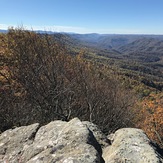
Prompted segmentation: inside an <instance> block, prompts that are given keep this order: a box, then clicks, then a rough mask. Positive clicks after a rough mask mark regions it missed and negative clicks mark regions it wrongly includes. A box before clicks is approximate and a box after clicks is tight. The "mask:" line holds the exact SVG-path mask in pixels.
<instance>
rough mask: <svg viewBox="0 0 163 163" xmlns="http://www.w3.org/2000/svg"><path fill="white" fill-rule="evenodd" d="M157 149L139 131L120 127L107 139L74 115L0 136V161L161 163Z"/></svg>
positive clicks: (91, 124)
mask: <svg viewBox="0 0 163 163" xmlns="http://www.w3.org/2000/svg"><path fill="white" fill-rule="evenodd" d="M108 139H110V140H111V141H110V142H111V143H112V144H111V145H110V142H108ZM157 150H158V147H154V146H153V145H152V142H151V141H150V140H149V139H148V138H147V136H146V135H145V134H144V132H143V131H142V130H139V129H132V128H126V129H120V130H118V131H117V132H115V134H112V135H110V136H108V138H107V137H106V136H105V135H104V134H103V133H102V132H101V131H100V130H99V129H98V127H97V126H96V125H94V124H93V123H90V122H81V121H80V120H79V119H78V118H74V119H72V120H71V121H69V122H63V121H53V122H51V123H49V124H47V125H45V126H42V127H39V124H33V125H29V126H23V127H19V128H15V129H13V130H7V131H5V132H4V133H2V134H1V135H0V163H104V160H103V158H104V159H105V162H106V163H123V162H124V163H125V162H128V163H129V162H130V163H147V162H149V163H157V162H158V163H161V162H163V161H162V159H161V156H160V155H159V154H158V153H157ZM102 153H103V154H102ZM102 156H103V158H102Z"/></svg>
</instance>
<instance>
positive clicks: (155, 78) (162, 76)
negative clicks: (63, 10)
mask: <svg viewBox="0 0 163 163" xmlns="http://www.w3.org/2000/svg"><path fill="white" fill-rule="evenodd" d="M142 37H143V38H142ZM151 37H154V38H151ZM162 40H163V37H162V36H140V35H135V36H133V35H131V36H130V35H123V36H117V35H98V34H90V35H89V34H88V35H78V34H60V33H55V34H54V33H53V34H45V33H42V34H39V33H35V32H32V31H25V30H23V29H9V31H8V33H6V34H4V33H2V34H0V131H4V130H6V129H8V128H11V127H14V126H22V125H27V124H31V123H34V122H39V123H40V124H46V123H48V122H50V121H52V120H56V119H61V120H64V121H69V120H70V119H72V118H74V117H79V118H81V120H89V121H91V122H93V123H95V124H97V125H99V127H100V128H101V129H102V130H103V131H104V132H105V133H108V132H112V131H115V130H117V129H118V128H122V127H140V128H143V129H145V130H146V132H147V133H148V135H149V136H150V138H152V139H153V140H154V141H157V143H159V144H160V145H162V142H163V130H162V128H163V120H162V119H163V117H162V116H163V103H162V101H163V93H162V89H163V52H162V49H163V44H162Z"/></svg>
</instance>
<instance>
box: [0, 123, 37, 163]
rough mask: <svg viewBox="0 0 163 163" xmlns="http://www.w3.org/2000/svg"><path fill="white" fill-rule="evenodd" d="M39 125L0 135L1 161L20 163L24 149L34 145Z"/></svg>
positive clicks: (19, 128) (8, 131) (16, 129)
mask: <svg viewBox="0 0 163 163" xmlns="http://www.w3.org/2000/svg"><path fill="white" fill-rule="evenodd" d="M38 128H39V124H38V123H36V124H33V125H29V126H23V127H18V128H15V129H13V130H7V131H5V132H3V133H2V134H1V135H0V161H2V160H3V161H4V162H5V161H6V162H10V163H18V162H20V159H21V154H22V151H23V149H24V148H25V147H26V146H28V145H30V144H32V143H33V140H34V137H35V134H36V132H37V130H38Z"/></svg>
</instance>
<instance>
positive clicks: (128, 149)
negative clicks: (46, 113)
mask: <svg viewBox="0 0 163 163" xmlns="http://www.w3.org/2000/svg"><path fill="white" fill-rule="evenodd" d="M111 139H112V145H111V146H108V147H106V148H105V149H104V151H103V158H104V160H105V162H106V163H162V162H163V160H162V159H161V156H160V155H159V154H158V153H157V152H156V150H155V148H154V146H152V144H151V141H150V140H149V139H148V138H147V136H146V134H145V133H144V132H143V131H142V130H140V129H134V128H124V129H119V130H118V131H116V132H115V134H114V135H112V136H111Z"/></svg>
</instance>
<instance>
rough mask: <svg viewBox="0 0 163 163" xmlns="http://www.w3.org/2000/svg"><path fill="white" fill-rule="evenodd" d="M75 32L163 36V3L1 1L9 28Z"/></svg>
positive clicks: (2, 20)
mask: <svg viewBox="0 0 163 163" xmlns="http://www.w3.org/2000/svg"><path fill="white" fill-rule="evenodd" d="M22 25H23V26H24V27H25V28H29V29H31V28H32V29H34V30H35V29H38V30H40V29H42V30H52V31H58V32H76V33H110V34H163V0H0V29H6V28H8V27H9V26H16V27H17V26H22Z"/></svg>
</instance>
